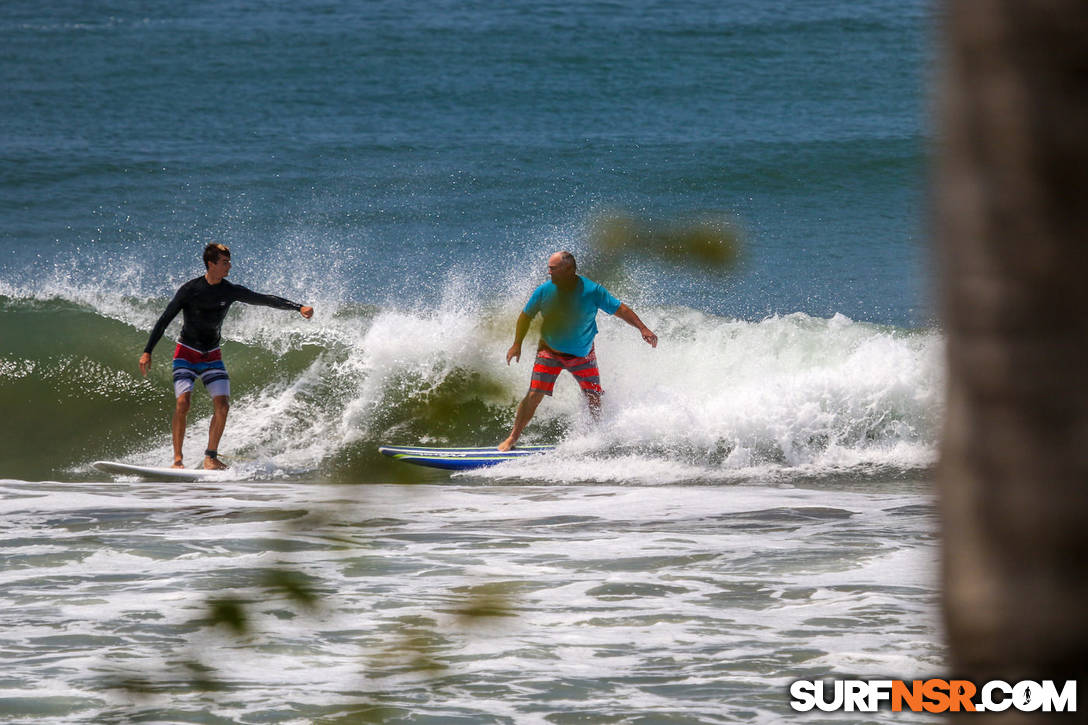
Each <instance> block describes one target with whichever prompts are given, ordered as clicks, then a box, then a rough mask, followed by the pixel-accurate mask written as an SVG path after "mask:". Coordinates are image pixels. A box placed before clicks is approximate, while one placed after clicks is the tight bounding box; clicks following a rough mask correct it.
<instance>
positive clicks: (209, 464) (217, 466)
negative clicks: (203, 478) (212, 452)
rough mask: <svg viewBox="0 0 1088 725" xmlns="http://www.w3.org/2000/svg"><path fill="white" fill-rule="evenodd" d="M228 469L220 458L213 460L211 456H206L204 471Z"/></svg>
mask: <svg viewBox="0 0 1088 725" xmlns="http://www.w3.org/2000/svg"><path fill="white" fill-rule="evenodd" d="M227 468H228V466H227V464H225V463H223V462H222V461H221V460H219V459H218V458H212V457H211V456H204V470H206V471H225V470H226V469H227Z"/></svg>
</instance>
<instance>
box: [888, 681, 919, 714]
mask: <svg viewBox="0 0 1088 725" xmlns="http://www.w3.org/2000/svg"><path fill="white" fill-rule="evenodd" d="M921 685H922V681H921V680H914V681H913V682H911V686H910V687H909V688H908V687H907V683H905V682H903V681H902V680H895V681H894V682H892V712H902V710H903V702H904V701H906V703H907V707H909V708H910V709H911V711H913V712H921V711H922V687H921Z"/></svg>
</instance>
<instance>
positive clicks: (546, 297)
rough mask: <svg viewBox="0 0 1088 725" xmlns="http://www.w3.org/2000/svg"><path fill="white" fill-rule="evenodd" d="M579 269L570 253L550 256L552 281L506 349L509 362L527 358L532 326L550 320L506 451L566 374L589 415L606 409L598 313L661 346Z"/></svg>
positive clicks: (530, 306) (542, 329) (535, 296)
mask: <svg viewBox="0 0 1088 725" xmlns="http://www.w3.org/2000/svg"><path fill="white" fill-rule="evenodd" d="M577 269H578V265H577V262H575V260H574V255H573V254H571V253H570V252H556V253H555V254H553V255H552V256H551V257H549V258H548V274H550V275H551V278H552V279H551V281H550V282H545V283H544V284H542V285H540V286H539V287H537V288H536V290H535V291H534V292H533V294H532V295H531V296H530V297H529V302H528V303H527V304H526V305H525V309H524V310H522V312H521V314H520V315H518V322H517V329H516V331H515V333H514V344H513V345H511V346H510V349H509V350H507V351H506V364H507V365H509V364H510V361H511V360H518V361H519V362H520V360H521V343H522V341H523V340H525V335H526V334H528V332H529V323H531V322H532V321H533V318H534V317H536V315H537V313H540V314H541V315H543V317H544V322H543V324H542V325H541V327H540V342H539V344H538V346H537V351H536V360H535V362H534V363H533V377H532V379H531V380H530V382H529V392H528V393H527V394H526V396H525V398H524V399H523V400H522V401H521V403H520V404H519V405H518V412H517V415H516V416H515V418H514V428H513V430H511V431H510V436H509V437H508V438H507V439H506V440H504V441H503V442H502V443H500V444H499V450H500V451H508V450H510V449H511V448H513V447H514V446H515V445H516V444H517V442H518V438H520V437H521V432H522V431H523V430H525V426H526V425H528V424H529V421H530V420H532V419H533V414H534V413H536V407H537V406H538V405H540V401H541V400H543V399H544V396H545V395H551V394H552V388H553V387H554V386H555V380H556V378H558V377H559V373H560V372H562V371H563V370H569V371H570V373H571V374H572V375H574V377H575V379H576V380H577V381H578V386H579V387H580V388H581V389H582V393H583V394H584V395H585V397H586V403H587V404H588V405H589V411H590V413H592V415H593V417H594V418H595V419H596V418H598V417H599V416H600V411H601V393H603V392H604V391H603V390H602V389H601V376H600V372H598V370H597V355H596V353H595V352H594V349H593V338H594V337H596V336H597V310H604V311H605V312H606V313H607V314H609V315H615V316H616V317H618V318H620V319H621V320H623V321H624V322H626V323H627V324H629V325H631V326H632V327H636V328H638V331H639V332H640V333H642V339H643V340H645V341H646V342H647V343H649V345H650V347H657V335H655V334H654V333H653V332H652V331H651V330H650V328H648V327H646V325H644V324H642V320H640V319H638V315H636V314H635V313H634V312H633V311H632V310H631V308H630V307H628V306H627V305H625V304H623V303H622V302H620V301H619V300H618V299H616V298H615V297H613V296H612V293H611V292H609V291H608V290H606V289H605V288H604V287H602V286H601V285H599V284H597V283H596V282H594V281H593V280H591V279H587V278H585V277H582V276H580V275H579V274H578V273H577Z"/></svg>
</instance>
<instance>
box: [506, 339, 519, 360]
mask: <svg viewBox="0 0 1088 725" xmlns="http://www.w3.org/2000/svg"><path fill="white" fill-rule="evenodd" d="M511 359H513V360H517V361H518V362H521V345H520V344H518V343H516V342H515V343H514V344H513V345H511V346H510V349H509V350H507V351H506V364H507V365H509V364H510V360H511Z"/></svg>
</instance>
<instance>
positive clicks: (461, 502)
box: [0, 0, 946, 725]
mask: <svg viewBox="0 0 1088 725" xmlns="http://www.w3.org/2000/svg"><path fill="white" fill-rule="evenodd" d="M933 20H934V18H933V11H932V10H931V9H930V8H929V5H928V4H927V3H923V2H921V1H916V0H909V1H908V2H891V0H856V1H847V0H832V1H821V2H817V1H816V0H794V1H792V2H788V3H764V2H756V1H755V0H727V1H724V2H709V1H702V0H692V1H686V0H685V1H681V2H663V1H662V2H651V1H648V0H633V1H632V2H622V3H621V2H601V3H574V2H548V1H537V2H525V1H524V0H512V1H508V2H489V1H482V0H481V1H478V0H464V1H460V2H454V1H449V0H447V1H442V0H439V1H436V2H429V3H402V2H392V1H390V0H372V1H368V2H360V3H351V2H344V1H343V0H322V1H319V0H301V1H299V2H293V3H279V2H270V1H262V2H239V1H237V0H218V1H214V2H213V1H210V0H200V1H197V2H187V3H167V2H159V1H156V2H150V3H149V2H135V1H134V0H133V1H129V0H112V1H109V2H102V3H93V4H88V3H84V2H75V1H74V0H67V1H66V0H56V1H54V2H48V3H41V2H29V1H27V0H9V1H8V2H5V3H3V4H0V90H2V92H0V512H2V515H3V518H4V521H5V523H6V526H5V528H4V534H3V535H0V608H2V610H3V611H4V613H5V614H4V620H3V623H4V626H3V627H2V628H0V663H2V664H0V719H4V718H5V717H7V718H11V719H13V721H19V722H22V721H31V720H33V721H35V722H50V723H53V722H56V723H68V722H114V721H117V722H120V721H136V720H139V721H155V722H253V723H256V722H276V723H311V722H329V723H331V722H390V723H395V722H412V723H450V722H465V723H532V724H537V723H540V724H542V725H543V724H548V725H555V724H556V723H575V722H617V723H641V724H647V723H666V722H668V723H737V722H758V723H778V722H793V721H794V720H795V718H796V713H794V712H793V711H792V710H791V709H790V708H789V706H788V702H787V697H786V692H787V689H786V688H787V686H788V683H789V682H790V681H792V680H795V679H816V678H823V677H850V676H864V677H876V678H905V679H910V678H912V677H915V676H919V677H920V676H922V675H926V676H932V675H934V674H935V673H939V672H941V671H942V667H944V666H945V661H946V658H945V655H944V649H943V645H942V644H941V642H940V633H939V624H938V622H939V611H938V602H939V587H938V577H937V574H936V561H937V556H938V551H937V549H936V545H935V543H934V542H935V540H936V539H935V532H936V529H937V521H936V515H935V511H934V507H933V501H932V496H931V493H930V489H929V479H930V476H931V467H932V464H933V461H934V459H935V455H936V447H937V444H936V441H937V430H938V429H939V425H940V418H941V415H942V410H943V387H944V386H943V377H944V374H943V365H942V362H941V360H942V348H943V339H942V335H941V332H940V330H939V329H938V328H937V326H936V324H935V322H934V319H933V310H932V305H931V304H930V302H929V294H928V288H929V285H930V280H931V277H932V276H933V275H932V272H931V270H930V266H931V265H930V261H929V257H928V252H927V249H926V243H925V235H924V231H923V230H924V221H923V220H924V217H925V208H924V184H925V173H926V172H925V166H926V153H927V138H928V130H927V127H926V123H925V120H924V119H925V91H924V87H925V82H926V75H927V73H928V68H929V65H930V56H931V46H930V41H929V37H928V35H929V26H930V24H931V23H932V22H933ZM706 225H709V227H710V228H712V229H722V228H723V225H724V227H725V228H728V229H729V230H731V231H729V232H728V233H727V234H725V238H726V239H727V240H739V242H737V244H738V245H739V257H738V258H737V261H736V263H735V264H733V265H729V264H724V263H710V262H708V261H707V258H704V257H700V256H699V255H698V254H695V253H694V251H693V248H692V249H689V248H685V250H686V251H687V252H688V253H687V254H685V253H680V254H677V253H675V252H676V250H675V249H669V248H665V249H663V248H662V247H661V246H660V244H659V242H660V241H661V240H662V239H664V240H666V241H667V242H670V243H679V242H681V241H684V240H689V241H690V240H691V239H692V238H695V237H698V236H699V234H700V232H699V230H700V229H703V230H705V229H706V228H707V227H706ZM617 229H618V230H620V232H622V231H623V230H624V229H628V230H630V229H636V230H637V229H643V230H650V232H652V233H647V234H642V233H632V234H631V235H630V238H627V239H626V241H625V242H624V243H622V244H621V245H620V247H619V248H618V251H617V249H611V250H610V249H606V248H605V246H604V245H602V243H601V240H602V239H603V238H606V237H609V234H612V237H615V233H616V230H617ZM619 236H620V238H621V241H623V234H622V233H621V234H620V235H619ZM648 239H649V240H650V241H647V240H648ZM654 240H656V241H654ZM670 240H671V241H670ZM213 241H214V242H221V243H225V244H228V245H229V246H230V247H231V248H232V250H233V262H234V269H233V270H232V272H231V279H232V281H234V282H237V283H241V284H245V285H247V286H249V287H252V288H254V289H257V290H259V291H263V292H268V293H272V294H278V295H282V296H286V297H290V298H293V299H297V300H300V301H303V302H307V303H310V304H313V305H314V306H315V308H316V310H317V312H316V315H315V317H314V319H313V320H310V321H305V320H302V319H301V318H300V317H299V316H298V315H295V314H293V313H286V312H283V311H278V310H270V309H266V308H257V307H248V306H245V305H238V306H236V308H233V309H232V310H231V312H230V315H229V317H228V319H227V320H226V323H225V325H224V328H223V332H224V343H223V353H224V359H225V360H226V361H227V365H228V368H229V370H230V374H231V383H232V396H231V397H232V407H231V413H230V419H229V421H228V425H227V432H226V435H225V437H224V440H223V445H222V446H221V450H222V451H223V452H224V455H225V457H226V458H227V459H228V460H229V461H230V462H231V464H232V466H233V472H234V474H233V475H235V476H236V477H237V478H238V479H239V480H237V481H226V482H214V483H208V484H199V485H192V486H190V485H186V484H169V485H165V484H163V483H161V482H137V481H133V480H125V479H120V480H113V479H110V480H103V478H104V476H103V474H100V473H98V472H96V471H94V470H92V469H91V468H90V466H89V464H90V462H91V461H93V460H95V459H115V460H123V461H126V462H130V463H139V464H148V465H163V464H167V463H169V456H170V451H171V448H170V432H169V415H170V411H171V409H172V405H173V390H172V387H171V379H170V371H169V353H170V348H171V346H172V345H171V341H172V340H173V338H174V336H175V335H176V332H177V329H178V323H177V322H175V323H174V325H173V326H172V327H171V328H170V329H169V330H168V332H167V336H166V339H164V340H163V342H161V343H160V344H159V347H158V348H156V351H155V358H154V367H153V368H152V371H151V374H150V375H149V376H148V377H147V378H146V379H145V378H143V377H141V376H140V374H139V372H138V371H137V369H136V359H137V357H138V356H139V353H140V351H141V350H142V349H143V346H144V343H145V342H146V340H147V334H148V331H149V330H150V328H151V326H152V324H153V323H154V321H155V320H156V318H157V317H158V315H159V314H160V312H161V311H162V309H163V307H164V306H165V304H166V301H167V300H168V299H169V297H170V296H171V295H172V294H173V292H174V290H175V289H176V288H177V286H179V285H180V284H181V283H183V282H184V281H186V280H188V279H190V278H192V277H195V276H197V275H198V274H200V273H201V272H202V265H201V263H200V252H201V250H202V249H203V247H204V245H205V244H207V243H208V242H213ZM704 241H705V240H704ZM559 249H569V250H571V251H573V252H574V253H575V254H576V255H577V257H578V259H579V263H580V267H581V270H582V271H583V272H584V273H585V274H586V275H587V276H589V277H591V278H593V279H597V280H599V281H601V282H603V283H605V284H606V285H607V286H608V287H609V288H610V289H611V290H612V291H613V292H615V293H616V294H617V295H618V296H619V297H620V298H621V299H623V300H624V301H625V302H628V303H629V304H630V305H631V306H632V307H633V308H634V309H635V310H636V312H638V313H639V315H640V316H641V317H642V319H643V320H645V321H646V322H647V324H649V325H650V326H651V327H652V328H653V329H654V331H655V332H656V333H657V334H658V335H659V337H660V344H659V346H658V347H657V349H653V350H651V349H650V348H649V347H647V346H646V345H645V344H644V343H643V342H642V340H641V339H640V338H639V336H638V334H637V333H636V332H635V331H634V330H632V329H630V328H628V327H627V326H625V325H623V323H621V322H619V321H617V320H615V319H608V318H605V317H604V316H601V317H600V318H599V320H598V326H599V328H600V335H599V336H598V338H597V341H596V346H597V353H598V357H599V359H600V363H601V375H602V383H603V385H604V387H605V390H606V397H605V412H604V417H603V420H602V421H601V422H600V423H599V424H596V425H594V424H591V422H590V421H589V420H588V416H587V415H586V414H585V411H584V407H583V405H582V401H581V400H580V398H579V395H578V392H577V388H576V386H574V384H573V383H572V382H571V380H569V378H561V379H560V381H559V382H558V384H557V386H556V394H555V397H554V398H552V399H549V400H548V401H546V403H545V404H542V405H541V408H540V410H539V412H538V413H537V416H536V418H535V419H534V421H533V424H532V425H531V426H530V428H529V429H528V430H527V432H526V435H525V437H524V438H523V441H525V442H528V443H548V444H556V446H557V447H556V450H555V452H554V453H551V454H548V455H547V456H540V457H534V459H533V460H522V461H516V462H511V463H507V464H503V465H501V466H498V467H495V468H493V469H489V470H487V471H485V472H483V473H480V474H473V475H461V474H458V475H456V476H449V475H448V474H445V473H428V472H424V473H418V474H417V472H413V471H411V470H410V469H409V467H408V466H406V465H404V464H399V463H396V462H392V461H390V460H389V459H385V458H383V457H382V456H381V455H379V454H378V453H377V446H378V445H380V444H383V443H392V444H398V443H399V444H418V443H426V444H430V445H483V444H487V443H493V442H497V441H499V440H501V439H502V438H504V437H505V436H506V434H507V432H508V430H509V426H510V422H511V420H512V417H513V412H514V409H515V407H516V405H517V401H518V400H519V399H520V397H521V396H522V395H523V393H524V390H525V388H526V386H527V384H528V379H529V366H528V362H529V361H527V360H522V361H521V363H520V364H519V365H511V366H507V365H506V364H505V360H504V353H505V351H506V349H507V347H508V346H509V344H510V340H511V337H512V334H513V326H514V319H515V318H516V316H517V312H518V310H519V309H520V308H521V306H522V305H523V304H524V302H525V299H526V298H527V296H528V294H529V292H530V291H531V290H532V289H533V288H534V286H535V285H537V284H538V283H539V282H541V281H542V280H543V278H544V273H545V259H546V257H547V255H548V254H549V253H550V252H553V251H556V250H559ZM535 337H536V336H535V332H534V333H532V334H531V339H530V340H529V344H530V345H531V344H532V342H533V341H534V340H535ZM209 414H210V406H209V401H208V399H207V396H206V395H205V394H204V393H203V391H197V393H195V394H194V397H193V411H192V413H191V415H190V428H189V435H188V438H187V439H186V444H185V451H186V459H187V461H188V462H189V463H190V464H193V463H195V462H196V461H197V460H199V455H200V454H201V451H202V450H203V448H204V441H205V438H204V435H205V431H206V430H207V427H208V423H209ZM403 483H412V484H422V485H412V486H405V485H392V484H403ZM355 484H366V485H355ZM292 582H293V583H294V584H296V585H297V584H298V583H299V582H302V584H304V585H305V586H294V587H292V586H287V585H290V584H292ZM306 591H311V592H312V593H315V595H316V606H315V605H314V602H313V601H310V600H308V599H306V597H305V596H301V595H300V594H305V592H306ZM224 603H226V604H228V605H229V604H231V603H233V605H235V606H237V607H238V608H239V610H240V611H242V612H243V614H244V615H245V617H244V618H243V620H244V621H245V622H246V623H247V624H246V626H245V627H242V628H241V631H240V632H239V631H236V630H231V629H230V627H229V626H228V625H229V624H230V621H231V620H230V617H227V618H224V617H223V616H222V613H223V611H224V610H223V609H222V606H224ZM217 606H219V607H220V609H216V607H217ZM228 611H229V608H228ZM466 612H467V614H466ZM243 620H238V619H234V620H233V621H234V622H235V623H237V622H238V621H243ZM831 717H834V718H835V720H836V721H837V722H869V721H870V720H868V719H867V718H866V716H864V715H860V714H857V713H844V714H842V716H841V717H839V716H831ZM900 719H902V721H903V722H921V721H927V718H926V717H924V716H911V715H910V714H906V715H902V716H901V717H900Z"/></svg>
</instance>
